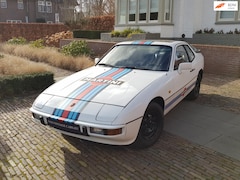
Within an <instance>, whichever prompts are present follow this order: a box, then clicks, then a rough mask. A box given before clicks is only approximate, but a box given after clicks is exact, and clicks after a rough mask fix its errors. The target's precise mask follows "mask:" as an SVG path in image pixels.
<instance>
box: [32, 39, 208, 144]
mask: <svg viewBox="0 0 240 180" xmlns="http://www.w3.org/2000/svg"><path fill="white" fill-rule="evenodd" d="M95 63H96V65H95V66H93V67H90V68H88V69H85V70H82V71H79V72H77V73H75V74H73V75H71V76H69V77H67V78H65V79H63V80H61V81H59V82H57V83H55V84H54V85H52V86H50V87H49V88H47V89H46V90H45V91H44V92H42V93H41V94H40V95H39V96H38V98H37V99H36V100H35V102H34V104H33V106H32V107H31V109H30V110H31V112H32V115H33V118H34V119H35V120H36V121H38V122H41V123H42V124H44V125H49V126H51V127H53V128H55V129H57V130H59V131H60V132H61V133H63V134H66V135H69V136H74V137H78V138H81V139H85V140H89V141H94V142H99V143H105V144H113V145H129V144H132V145H134V146H135V147H139V148H145V147H149V146H151V145H153V144H154V143H155V142H156V141H157V140H158V138H159V136H160V135H161V132H162V131H163V125H164V115H165V114H167V113H168V112H169V111H170V110H171V109H173V108H174V107H175V106H176V105H177V104H178V103H179V102H180V101H181V100H183V99H184V98H185V97H186V98H188V99H196V98H197V97H198V95H199V90H200V83H201V79H202V75H203V67H204V57H203V55H202V54H201V53H200V52H199V51H198V50H196V49H195V48H194V47H193V46H191V45H189V44H188V43H186V42H183V41H164V42H162V41H132V42H121V43H118V44H116V45H115V46H113V47H112V48H111V49H110V51H109V52H108V53H106V55H105V56H103V57H102V58H101V59H95Z"/></svg>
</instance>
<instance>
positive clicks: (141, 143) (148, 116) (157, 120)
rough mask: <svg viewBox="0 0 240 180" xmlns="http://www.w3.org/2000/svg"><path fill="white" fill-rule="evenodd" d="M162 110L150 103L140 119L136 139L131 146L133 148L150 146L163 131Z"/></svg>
mask: <svg viewBox="0 0 240 180" xmlns="http://www.w3.org/2000/svg"><path fill="white" fill-rule="evenodd" d="M163 125H164V118H163V108H162V107H161V106H160V105H159V104H157V103H156V102H151V103H150V104H149V105H148V107H147V109H146V111H145V113H144V116H143V119H142V123H141V126H140V129H139V132H138V136H137V139H136V140H135V142H134V143H133V144H132V145H133V147H134V148H147V147H149V146H152V145H153V144H154V143H155V142H156V141H157V140H158V139H159V137H160V135H161V133H162V131H163Z"/></svg>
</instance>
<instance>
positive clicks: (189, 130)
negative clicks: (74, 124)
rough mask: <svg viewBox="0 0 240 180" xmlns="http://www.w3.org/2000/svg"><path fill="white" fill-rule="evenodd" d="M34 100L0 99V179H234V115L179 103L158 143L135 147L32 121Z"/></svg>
mask: <svg viewBox="0 0 240 180" xmlns="http://www.w3.org/2000/svg"><path fill="white" fill-rule="evenodd" d="M34 99H35V96H28V97H19V98H13V99H8V100H1V101H0V177H1V178H0V179H121V180H126V179H236V180H237V179H239V178H240V161H239V156H238V155H237V154H235V153H236V151H237V150H238V149H235V148H239V137H240V136H239V129H238V128H239V122H238V121H239V115H236V114H234V113H229V112H226V111H222V110H220V109H218V108H210V107H207V106H203V105H199V104H197V103H196V102H188V101H184V102H183V103H181V104H179V105H178V106H177V107H176V109H174V110H173V111H171V112H170V113H169V114H168V115H167V117H166V126H165V132H164V133H163V135H162V137H161V138H160V139H159V141H158V142H157V143H156V144H155V145H154V146H152V147H150V148H148V149H143V150H135V149H131V148H130V147H127V146H120V147H119V146H109V145H102V144H97V143H91V142H87V141H82V140H79V139H76V138H71V137H65V136H62V135H61V134H59V133H58V132H56V131H54V130H52V129H50V128H49V127H45V126H43V125H40V124H36V123H35V122H33V121H32V120H31V113H30V111H29V108H30V107H31V104H32V102H33V101H34ZM224 144H225V145H226V147H224ZM229 151H232V152H231V153H229Z"/></svg>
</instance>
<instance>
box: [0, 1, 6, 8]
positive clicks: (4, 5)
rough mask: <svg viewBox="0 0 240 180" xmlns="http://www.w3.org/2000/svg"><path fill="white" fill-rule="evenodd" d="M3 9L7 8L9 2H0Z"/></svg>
mask: <svg viewBox="0 0 240 180" xmlns="http://www.w3.org/2000/svg"><path fill="white" fill-rule="evenodd" d="M0 2H1V8H7V0H0Z"/></svg>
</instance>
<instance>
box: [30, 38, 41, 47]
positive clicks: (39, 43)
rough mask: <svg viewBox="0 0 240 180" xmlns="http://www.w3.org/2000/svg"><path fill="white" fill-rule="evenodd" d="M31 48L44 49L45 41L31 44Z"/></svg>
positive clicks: (39, 40) (38, 40)
mask: <svg viewBox="0 0 240 180" xmlns="http://www.w3.org/2000/svg"><path fill="white" fill-rule="evenodd" d="M30 46H31V47H36V48H43V47H44V41H43V39H37V40H35V41H31V42H30Z"/></svg>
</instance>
